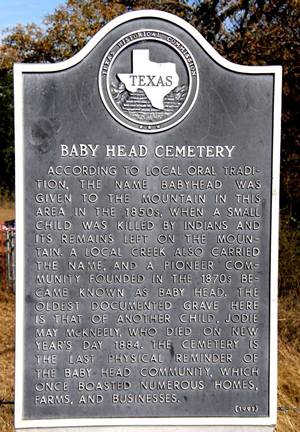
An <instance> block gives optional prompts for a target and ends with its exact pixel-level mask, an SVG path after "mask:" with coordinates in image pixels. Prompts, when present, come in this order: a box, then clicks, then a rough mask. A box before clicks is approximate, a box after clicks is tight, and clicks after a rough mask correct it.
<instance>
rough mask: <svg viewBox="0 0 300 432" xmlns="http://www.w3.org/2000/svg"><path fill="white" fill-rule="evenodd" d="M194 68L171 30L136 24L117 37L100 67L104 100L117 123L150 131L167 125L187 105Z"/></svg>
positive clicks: (195, 82) (193, 90) (194, 84)
mask: <svg viewBox="0 0 300 432" xmlns="http://www.w3.org/2000/svg"><path fill="white" fill-rule="evenodd" d="M198 88H199V74H198V69H197V65H196V62H195V60H194V57H193V55H192V54H191V52H190V50H189V49H188V48H187V47H186V46H185V45H184V44H183V43H182V42H181V41H180V40H179V39H178V38H177V37H175V36H172V35H171V34H169V33H165V32H162V31H159V30H152V29H147V30H139V31H135V32H131V33H128V34H126V35H124V36H123V37H122V38H120V39H119V40H117V41H116V42H115V43H114V44H113V45H112V46H111V47H110V49H109V50H108V51H107V53H106V55H105V57H104V59H103V61H102V63H101V66H100V70H99V89H100V95H101V98H102V100H103V103H104V105H105V106H106V108H107V110H108V111H109V112H110V114H111V115H112V116H113V117H114V118H115V119H116V120H117V121H118V122H119V123H121V124H122V125H124V126H126V127H128V128H130V129H133V130H135V131H140V132H145V133H153V132H160V131H164V130H166V129H169V128H171V127H173V126H175V125H177V124H178V123H179V122H181V121H182V120H183V119H184V118H185V117H186V116H187V115H188V113H189V112H190V111H191V109H192V107H193V105H194V103H195V100H196V97H197V94H198Z"/></svg>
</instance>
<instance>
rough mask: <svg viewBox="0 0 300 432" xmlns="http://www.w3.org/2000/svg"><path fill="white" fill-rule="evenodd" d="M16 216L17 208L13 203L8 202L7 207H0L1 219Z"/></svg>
mask: <svg viewBox="0 0 300 432" xmlns="http://www.w3.org/2000/svg"><path fill="white" fill-rule="evenodd" d="M14 218H15V209H14V206H13V204H7V205H6V206H5V207H0V221H7V220H12V219H14Z"/></svg>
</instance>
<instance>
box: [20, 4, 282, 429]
mask: <svg viewBox="0 0 300 432" xmlns="http://www.w3.org/2000/svg"><path fill="white" fill-rule="evenodd" d="M15 86H16V143H17V145H16V161H17V162H16V164H17V171H16V172H17V236H18V238H17V248H18V250H17V268H18V270H17V344H16V349H17V354H16V359H17V363H16V427H17V428H43V427H71V426H77V427H87V428H88V427H89V426H113V425H115V426H134V425H141V426H142V425H152V426H153V427H154V426H158V429H159V426H168V425H169V426H172V425H173V426H175V425H176V426H182V427H185V429H187V427H188V426H197V427H198V428H197V430H204V429H203V428H204V426H205V425H212V426H215V427H216V426H218V425H219V426H222V427H226V426H228V425H231V426H232V427H234V426H236V429H230V430H241V429H240V427H241V426H244V427H246V426H247V427H248V428H249V429H245V430H252V429H250V427H251V426H252V427H254V426H255V431H259V430H263V426H268V425H269V426H270V425H272V424H275V421H276V348H277V347H276V313H277V311H276V284H277V249H278V237H277V236H278V233H277V231H278V183H279V124H280V91H281V87H280V86H281V68H280V67H277V66H272V67H245V66H237V65H234V64H232V63H229V62H227V61H226V60H224V59H223V58H221V57H220V56H219V55H218V54H217V53H216V52H215V51H214V50H213V49H212V47H211V46H210V45H209V44H208V43H207V42H206V41H205V40H204V39H203V38H202V37H201V36H200V35H199V33H198V32H197V31H196V30H195V29H193V28H192V27H191V26H189V25H188V24H186V23H185V22H184V21H182V20H181V19H179V18H177V17H174V16H171V15H169V14H166V13H161V12H155V11H151V12H149V11H144V12H134V13H129V14H126V15H124V16H122V17H121V18H118V19H116V20H114V21H113V22H112V23H110V24H108V25H107V26H106V27H104V28H103V29H102V30H101V31H100V32H99V33H98V34H97V35H96V36H95V37H94V38H93V39H92V40H91V41H90V42H89V43H88V44H87V46H86V47H85V48H84V49H83V50H82V51H81V52H80V53H79V54H77V55H76V56H74V57H73V58H72V59H70V60H68V61H66V62H63V63H59V64H56V65H53V64H52V65H32V64H27V65H16V67H15ZM201 425H202V426H201ZM201 428H202V429H201ZM81 430H82V429H81ZM214 430H217V429H216V428H215V429H214ZM222 430H227V429H222ZM243 430H244V429H243Z"/></svg>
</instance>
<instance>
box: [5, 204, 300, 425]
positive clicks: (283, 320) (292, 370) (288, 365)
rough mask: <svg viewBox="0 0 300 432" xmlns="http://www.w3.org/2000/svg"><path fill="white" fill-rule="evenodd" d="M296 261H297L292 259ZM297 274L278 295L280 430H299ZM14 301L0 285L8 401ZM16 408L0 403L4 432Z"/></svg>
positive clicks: (9, 214) (299, 308)
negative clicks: (284, 291)
mask: <svg viewBox="0 0 300 432" xmlns="http://www.w3.org/2000/svg"><path fill="white" fill-rule="evenodd" d="M13 217H14V212H13V209H8V208H6V209H3V210H1V209H0V220H7V219H12V218H13ZM288 240H289V241H288V242H287V243H289V244H291V239H288ZM295 250H296V249H295ZM293 265H295V263H294V262H292V263H291V266H293ZM287 271H289V272H291V271H293V269H292V268H291V269H287ZM282 273H283V271H282ZM294 275H295V282H294V284H295V286H294V288H295V289H294V291H293V292H294V294H286V295H284V296H282V297H281V298H280V299H279V344H278V348H279V377H278V378H279V381H278V383H279V386H278V421H277V428H276V431H277V432H299V431H300V344H299V341H300V302H299V298H298V296H297V294H296V293H297V292H299V280H298V275H296V274H295V270H294ZM289 292H290V293H291V292H292V291H291V290H290V291H289ZM14 303H15V295H14V293H13V292H11V291H4V290H3V288H1V287H0V310H1V319H0V401H7V402H9V401H13V399H14V382H13V375H14V323H15V318H14V316H15V313H14ZM13 411H14V406H13V404H1V403H0V431H1V432H12V431H13Z"/></svg>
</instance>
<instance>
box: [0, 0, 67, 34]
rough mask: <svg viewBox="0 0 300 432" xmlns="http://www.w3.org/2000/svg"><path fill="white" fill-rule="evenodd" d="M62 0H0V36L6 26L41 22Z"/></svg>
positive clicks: (62, 2)
mask: <svg viewBox="0 0 300 432" xmlns="http://www.w3.org/2000/svg"><path fill="white" fill-rule="evenodd" d="M64 3H65V1H64V0H0V36H1V33H2V31H3V30H4V29H5V28H7V27H13V26H15V25H16V24H19V23H21V24H28V23H31V22H34V23H36V24H41V22H42V20H43V18H44V16H45V15H47V14H48V13H51V12H53V11H54V9H55V7H57V6H58V5H60V4H64Z"/></svg>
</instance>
